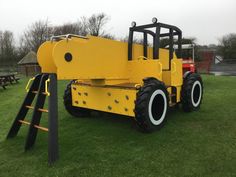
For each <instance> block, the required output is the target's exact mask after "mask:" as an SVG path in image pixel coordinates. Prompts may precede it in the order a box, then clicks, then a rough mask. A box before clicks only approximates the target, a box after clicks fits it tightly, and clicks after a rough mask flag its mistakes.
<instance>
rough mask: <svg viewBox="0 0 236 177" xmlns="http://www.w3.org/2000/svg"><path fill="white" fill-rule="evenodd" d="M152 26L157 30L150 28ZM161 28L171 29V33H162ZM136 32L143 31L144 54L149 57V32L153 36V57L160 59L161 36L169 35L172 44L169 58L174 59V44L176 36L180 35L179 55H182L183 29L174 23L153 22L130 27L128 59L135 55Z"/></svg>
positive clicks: (178, 40) (179, 56) (178, 41)
mask: <svg viewBox="0 0 236 177" xmlns="http://www.w3.org/2000/svg"><path fill="white" fill-rule="evenodd" d="M150 28H155V32H153V31H151V30H149V29H150ZM161 28H165V29H169V33H161ZM134 32H141V33H143V39H144V40H143V56H145V57H147V34H149V35H151V36H152V37H153V59H159V48H160V38H161V37H169V39H170V45H169V59H170V60H172V59H173V52H174V49H173V45H174V36H178V39H177V43H178V51H177V54H178V55H177V57H178V58H181V57H182V45H181V40H182V31H181V30H180V29H179V28H178V27H176V26H173V25H168V24H164V23H152V24H147V25H141V26H134V27H130V29H129V39H128V60H132V57H133V52H132V49H133V35H134Z"/></svg>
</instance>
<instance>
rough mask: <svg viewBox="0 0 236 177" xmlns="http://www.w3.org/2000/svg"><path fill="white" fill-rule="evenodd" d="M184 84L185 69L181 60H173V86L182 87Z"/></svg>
mask: <svg viewBox="0 0 236 177" xmlns="http://www.w3.org/2000/svg"><path fill="white" fill-rule="evenodd" d="M182 84H183V68H182V60H181V59H173V60H171V85H172V86H180V85H182Z"/></svg>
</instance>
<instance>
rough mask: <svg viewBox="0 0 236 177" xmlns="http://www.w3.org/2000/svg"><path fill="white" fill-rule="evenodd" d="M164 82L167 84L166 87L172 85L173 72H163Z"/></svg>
mask: <svg viewBox="0 0 236 177" xmlns="http://www.w3.org/2000/svg"><path fill="white" fill-rule="evenodd" d="M162 80H163V82H164V83H165V85H171V71H163V72H162Z"/></svg>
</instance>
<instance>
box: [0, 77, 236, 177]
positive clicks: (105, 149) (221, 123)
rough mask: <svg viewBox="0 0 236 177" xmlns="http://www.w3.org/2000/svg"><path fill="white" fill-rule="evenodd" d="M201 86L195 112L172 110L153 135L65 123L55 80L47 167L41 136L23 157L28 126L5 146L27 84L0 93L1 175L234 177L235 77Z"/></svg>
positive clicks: (100, 123) (123, 123)
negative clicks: (55, 157)
mask: <svg viewBox="0 0 236 177" xmlns="http://www.w3.org/2000/svg"><path fill="white" fill-rule="evenodd" d="M203 80H204V86H205V92H204V100H203V104H202V106H201V109H200V111H198V112H192V113H184V112H183V111H182V110H181V109H177V110H171V111H170V112H169V114H168V122H167V124H166V126H165V127H164V128H163V129H161V130H160V131H158V132H155V133H152V134H143V133H140V132H138V131H137V130H136V128H135V124H134V122H133V121H132V120H131V119H129V118H125V117H120V116H104V115H103V116H97V117H90V118H83V119H82V118H73V117H71V116H70V115H69V114H68V113H67V112H66V111H65V110H64V107H63V100H62V95H63V90H64V88H65V85H66V82H60V83H59V116H60V117H59V142H60V159H59V161H57V163H55V165H54V166H52V167H49V166H48V164H47V133H45V132H39V134H38V135H39V136H38V137H37V142H36V144H35V146H34V148H33V149H32V150H31V151H29V152H26V153H24V150H23V147H24V143H25V137H26V133H27V127H25V126H23V127H22V128H21V130H20V132H19V134H18V136H17V137H16V138H14V139H12V140H8V141H6V140H5V136H6V134H7V132H8V130H9V128H10V126H11V123H12V121H13V119H14V117H15V115H16V113H17V111H18V109H19V107H20V105H21V102H22V100H23V98H24V95H25V90H24V87H25V84H26V82H27V79H23V80H21V82H20V84H15V85H13V86H9V87H8V88H7V90H3V89H2V88H0V100H1V101H0V177H14V176H17V177H20V176H24V177H25V176H31V177H33V176H40V177H42V176H43V177H46V176H68V177H72V176H92V177H93V176H108V177H110V176H136V177H137V176H145V177H147V176H155V177H156V176H161V177H164V176H178V177H183V176H194V177H195V176H209V177H213V176H214V177H216V176H219V177H223V176H236V77H226V76H225V77H224V76H218V77H214V76H203ZM46 123H47V117H46V116H45V117H43V122H42V124H44V125H46Z"/></svg>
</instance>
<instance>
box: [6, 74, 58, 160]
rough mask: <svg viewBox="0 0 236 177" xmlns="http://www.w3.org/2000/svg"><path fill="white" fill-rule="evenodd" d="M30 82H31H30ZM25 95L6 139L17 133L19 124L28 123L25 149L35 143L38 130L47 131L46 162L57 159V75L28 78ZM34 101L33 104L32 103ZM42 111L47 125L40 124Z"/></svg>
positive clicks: (40, 75)
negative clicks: (45, 115)
mask: <svg viewBox="0 0 236 177" xmlns="http://www.w3.org/2000/svg"><path fill="white" fill-rule="evenodd" d="M31 83H32V84H31ZM26 90H27V95H26V97H25V99H24V101H23V103H22V105H21V108H20V110H19V112H18V114H17V116H16V118H15V120H14V122H13V124H12V126H11V129H10V131H9V133H8V135H7V139H10V138H13V137H15V136H16V135H17V133H18V131H19V130H20V128H21V125H22V124H24V125H28V126H29V130H28V134H27V137H26V142H25V151H27V150H29V149H31V148H32V147H33V145H34V144H35V140H36V137H37V133H38V130H42V131H45V132H48V162H49V164H52V163H53V162H55V161H56V160H57V159H58V115H57V112H58V108H57V75H56V74H44V73H43V74H39V75H36V76H35V77H34V78H32V79H30V80H29V82H28V84H27V86H26ZM46 97H48V109H44V108H43V107H44V103H45V100H46ZM34 99H36V101H35V105H34V106H33V105H32V103H33V101H34ZM30 109H32V110H33V114H32V118H31V121H26V120H25V119H26V115H27V113H28V111H29V110H30ZM42 113H47V114H48V127H42V126H40V120H41V116H42Z"/></svg>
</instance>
